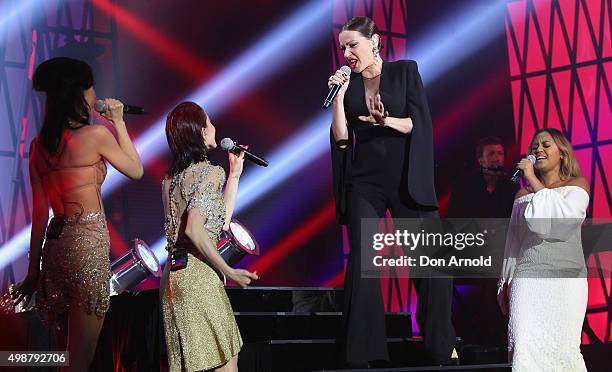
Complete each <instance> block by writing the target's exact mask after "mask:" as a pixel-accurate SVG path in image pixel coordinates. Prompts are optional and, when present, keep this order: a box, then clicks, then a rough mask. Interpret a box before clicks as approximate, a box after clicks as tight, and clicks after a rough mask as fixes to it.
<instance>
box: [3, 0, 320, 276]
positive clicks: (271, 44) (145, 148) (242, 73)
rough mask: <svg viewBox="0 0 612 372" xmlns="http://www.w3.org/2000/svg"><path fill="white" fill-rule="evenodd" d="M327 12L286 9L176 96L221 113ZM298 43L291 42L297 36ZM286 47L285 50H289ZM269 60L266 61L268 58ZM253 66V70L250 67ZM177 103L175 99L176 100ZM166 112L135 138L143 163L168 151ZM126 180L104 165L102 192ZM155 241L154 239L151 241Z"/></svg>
mask: <svg viewBox="0 0 612 372" xmlns="http://www.w3.org/2000/svg"><path fill="white" fill-rule="evenodd" d="M330 12H331V2H329V1H325V2H320V1H316V0H315V1H310V2H308V3H307V4H306V5H304V6H303V7H301V8H300V9H298V10H297V11H296V12H294V13H293V14H291V15H290V16H289V17H287V18H286V20H285V21H284V22H283V23H281V24H280V25H279V26H277V27H275V28H274V29H273V30H272V31H270V32H269V33H268V34H266V36H265V37H264V38H262V39H261V40H260V41H258V42H257V43H255V44H254V45H253V46H252V47H251V48H249V49H248V50H247V51H246V52H245V53H243V54H242V55H241V56H239V57H238V58H237V59H236V60H235V61H234V62H233V63H231V64H230V65H229V66H228V67H227V68H226V69H224V70H223V71H221V72H220V73H219V75H218V77H216V78H214V79H212V80H211V81H210V82H209V83H207V84H205V85H203V86H202V88H200V89H198V90H197V91H195V92H194V93H192V94H190V95H189V96H187V97H185V98H184V99H182V100H181V101H186V100H189V101H194V102H198V103H200V104H202V105H203V106H204V107H205V108H206V109H207V111H208V112H209V113H210V114H211V115H212V116H215V115H218V114H220V113H221V112H222V111H223V110H224V109H225V108H227V106H228V105H229V104H231V103H232V102H234V101H235V100H236V99H238V98H240V97H241V96H242V95H243V94H245V93H247V92H248V91H249V90H251V89H253V88H254V87H255V85H256V84H258V83H260V82H261V81H262V80H263V79H265V78H269V77H270V76H272V75H273V74H275V73H278V72H280V71H282V68H283V67H284V66H285V65H286V64H287V63H288V62H290V61H292V60H295V59H296V58H298V57H299V56H300V53H306V52H307V51H308V50H309V49H308V47H309V46H310V45H312V44H313V43H314V42H317V41H318V40H320V39H321V38H323V37H325V35H327V32H328V30H327V29H326V28H325V27H320V25H319V24H318V23H319V22H322V21H323V20H325V19H326V17H327V16H328V15H329V14H330ZM298 36H299V40H300V48H294V47H293V44H294V43H295V40H296V39H297V38H298ZM289 50H290V51H291V52H288V51H289ZM272 59H273V60H274V63H273V64H271V63H270V60H272ZM254 72H256V73H254ZM177 104H178V102H177ZM164 127H165V117H163V118H159V119H158V120H157V121H156V123H155V124H154V125H152V126H151V127H150V128H149V129H148V130H147V131H145V133H143V134H142V135H141V136H139V137H138V139H137V140H136V141H135V145H136V150H137V151H138V153H139V155H140V158H141V160H142V162H143V164H144V165H145V166H146V165H147V164H148V163H149V162H150V161H151V160H152V159H155V158H156V157H157V156H158V155H159V153H160V152H165V151H167V144H166V140H165V131H164ZM125 181H126V178H125V177H124V176H122V175H121V174H120V173H119V172H118V171H117V170H116V169H115V168H114V167H112V166H109V167H108V172H107V176H106V180H105V182H104V184H103V185H102V194H103V195H104V196H106V195H109V194H110V193H112V192H113V191H115V189H117V187H119V186H121V185H122V184H123V183H124V182H125ZM31 228H32V225H31V224H29V225H28V226H25V227H24V228H23V229H22V230H21V231H19V232H18V233H17V234H15V235H14V236H13V237H12V238H11V239H10V240H9V241H8V242H7V243H6V244H4V245H3V246H2V248H1V249H0V270H2V269H4V268H5V267H6V266H7V265H9V264H10V263H11V262H13V261H15V260H16V259H17V258H19V257H20V256H22V255H23V254H24V253H25V252H26V250H27V247H28V243H29V237H30V230H31ZM155 246H156V247H157V246H158V244H155Z"/></svg>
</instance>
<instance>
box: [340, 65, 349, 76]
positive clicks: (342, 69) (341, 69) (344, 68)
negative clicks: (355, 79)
mask: <svg viewBox="0 0 612 372" xmlns="http://www.w3.org/2000/svg"><path fill="white" fill-rule="evenodd" d="M340 71H342V72H344V73H345V74H346V75H347V76H350V75H351V68H350V67H348V66H342V67H340Z"/></svg>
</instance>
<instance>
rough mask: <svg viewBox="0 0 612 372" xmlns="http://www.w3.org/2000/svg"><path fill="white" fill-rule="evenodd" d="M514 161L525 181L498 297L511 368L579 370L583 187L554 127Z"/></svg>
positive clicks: (568, 147)
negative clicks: (504, 318) (504, 317)
mask: <svg viewBox="0 0 612 372" xmlns="http://www.w3.org/2000/svg"><path fill="white" fill-rule="evenodd" d="M529 153H530V154H533V155H534V156H535V157H536V161H535V164H534V163H532V162H531V161H529V160H528V159H523V160H521V161H520V162H519V163H518V168H519V169H522V170H523V177H524V179H525V181H526V182H527V186H526V187H525V188H523V189H521V190H519V192H518V193H517V194H516V199H515V201H514V206H513V209H512V217H511V220H510V226H509V228H508V235H507V239H506V248H505V254H504V265H503V272H502V278H501V279H500V282H499V290H498V301H499V304H500V306H501V308H502V311H503V312H504V313H505V314H509V324H508V357H509V360H510V361H511V362H512V370H513V371H564V372H565V371H586V367H585V364H584V359H583V358H582V354H581V353H580V341H581V332H582V323H583V320H584V315H585V312H586V306H587V295H588V284H587V279H586V268H585V262H584V255H583V251H582V243H581V235H580V226H581V224H582V222H583V220H584V218H585V216H586V211H587V208H588V205H589V185H588V183H587V181H586V179H585V178H584V177H580V170H579V167H578V162H577V161H576V158H575V156H574V152H573V149H572V146H571V144H570V143H569V142H568V140H567V139H566V138H565V137H564V136H563V134H562V133H561V132H559V131H558V130H556V129H550V128H546V129H541V130H539V131H538V132H536V134H535V135H534V137H533V139H532V142H531V145H530V148H529Z"/></svg>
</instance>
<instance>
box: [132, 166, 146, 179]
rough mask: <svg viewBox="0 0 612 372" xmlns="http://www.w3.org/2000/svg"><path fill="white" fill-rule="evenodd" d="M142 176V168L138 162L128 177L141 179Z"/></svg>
mask: <svg viewBox="0 0 612 372" xmlns="http://www.w3.org/2000/svg"><path fill="white" fill-rule="evenodd" d="M143 176H144V168H143V166H142V164H141V163H139V164H138V166H137V167H136V169H134V171H133V172H132V173H131V174H130V178H131V179H132V180H134V181H138V180H141V179H142V177H143Z"/></svg>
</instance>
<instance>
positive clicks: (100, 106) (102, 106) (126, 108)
mask: <svg viewBox="0 0 612 372" xmlns="http://www.w3.org/2000/svg"><path fill="white" fill-rule="evenodd" d="M94 110H96V111H98V112H99V113H101V114H102V113H104V112H106V110H107V107H106V101H104V100H103V99H99V100H97V101H96V104H95V105H94ZM123 113H124V114H133V115H143V114H146V112H145V110H144V109H143V108H142V107H139V106H132V105H126V104H124V105H123Z"/></svg>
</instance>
